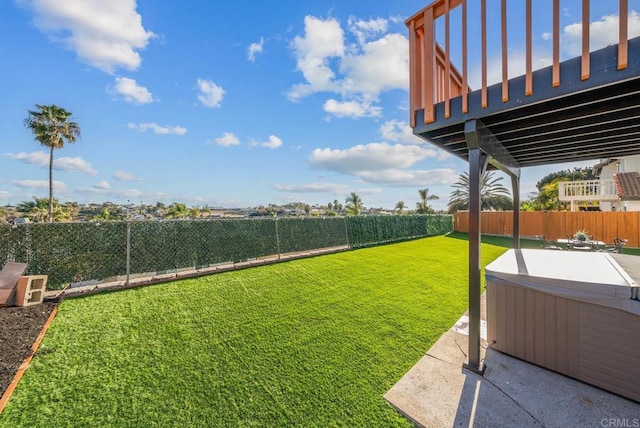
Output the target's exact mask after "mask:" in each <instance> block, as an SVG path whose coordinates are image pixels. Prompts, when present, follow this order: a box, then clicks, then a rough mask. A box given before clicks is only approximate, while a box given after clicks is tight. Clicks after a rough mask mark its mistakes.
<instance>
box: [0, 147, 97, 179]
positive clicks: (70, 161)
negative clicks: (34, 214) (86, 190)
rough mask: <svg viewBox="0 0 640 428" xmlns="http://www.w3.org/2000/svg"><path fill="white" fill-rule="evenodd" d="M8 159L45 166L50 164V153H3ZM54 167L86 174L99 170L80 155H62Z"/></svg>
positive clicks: (55, 161)
mask: <svg viewBox="0 0 640 428" xmlns="http://www.w3.org/2000/svg"><path fill="white" fill-rule="evenodd" d="M3 156H4V157H6V158H8V159H14V160H19V161H21V162H24V163H26V164H29V165H34V166H37V167H41V168H42V167H45V166H48V165H49V154H47V153H45V152H43V151H38V152H31V153H25V152H20V153H15V154H14V153H5V154H4V155H3ZM53 169H55V170H58V171H66V172H82V173H84V174H89V175H96V174H97V172H96V170H95V169H93V167H92V166H91V164H90V163H89V162H87V161H85V160H84V159H82V158H80V157H75V158H70V157H62V158H58V159H55V158H54V160H53Z"/></svg>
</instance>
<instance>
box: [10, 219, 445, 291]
mask: <svg viewBox="0 0 640 428" xmlns="http://www.w3.org/2000/svg"><path fill="white" fill-rule="evenodd" d="M451 231H453V218H452V216H451V215H444V214H443V215H440V214H434V215H403V216H395V215H394V216H357V217H326V218H317V217H313V218H306V217H305V218H261V219H214V220H171V221H134V222H100V223H98V222H90V223H31V224H24V225H19V226H10V225H0V264H1V265H2V266H4V263H5V262H7V261H16V262H25V263H27V264H28V268H27V272H26V274H28V275H36V274H46V275H48V276H49V279H48V284H47V287H48V288H50V289H60V288H63V287H64V286H66V285H68V284H70V283H73V284H87V283H98V282H110V281H117V280H123V278H126V281H129V278H130V277H131V276H147V277H149V276H151V277H153V276H156V275H162V274H168V273H177V272H180V271H187V270H190V271H194V270H199V269H203V268H209V267H212V266H216V265H222V264H230V263H238V262H246V261H251V260H256V259H261V258H269V257H277V258H279V257H280V256H281V255H284V254H291V253H304V252H306V251H312V250H318V249H327V248H334V247H344V248H347V247H350V248H360V247H367V246H373V245H379V244H384V243H389V242H397V241H402V240H407V239H413V238H420V237H426V236H434V235H442V234H445V233H448V232H451Z"/></svg>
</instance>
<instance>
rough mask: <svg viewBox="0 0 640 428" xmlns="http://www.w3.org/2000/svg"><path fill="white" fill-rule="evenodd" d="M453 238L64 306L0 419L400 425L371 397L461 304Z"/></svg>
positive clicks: (461, 253) (492, 254) (489, 252)
mask: <svg viewBox="0 0 640 428" xmlns="http://www.w3.org/2000/svg"><path fill="white" fill-rule="evenodd" d="M464 238H465V236H462V235H453V236H451V237H445V236H440V237H433V238H426V239H420V240H415V241H410V242H405V243H400V244H393V245H385V246H381V247H375V248H368V249H361V250H356V251H351V252H344V253H338V254H332V255H325V256H320V257H315V258H310V259H303V260H296V261H290V262H286V263H280V264H275V265H270V266H262V267H257V268H251V269H246V270H242V271H236V272H227V273H222V274H217V275H211V276H207V277H201V278H197V279H189V280H182V281H176V282H173V283H169V284H163V285H156V286H148V287H144V288H138V289H132V290H127V291H120V292H114V293H105V294H100V295H95V296H90V297H86V298H76V299H67V300H65V301H63V302H62V304H61V305H60V308H59V312H58V315H57V317H56V319H55V321H54V322H53V324H52V325H51V327H50V329H49V331H48V333H47V335H46V337H45V339H44V341H43V343H42V346H41V348H40V350H39V351H38V353H37V354H36V356H35V358H34V359H33V361H32V365H31V367H30V368H29V370H28V371H27V372H26V374H25V376H24V377H23V379H22V381H21V382H20V385H19V386H18V388H17V389H16V391H15V392H14V394H13V396H12V397H11V400H10V402H9V404H8V406H7V407H6V408H5V410H4V411H3V413H2V414H1V415H0V426H3V427H20V426H24V427H65V426H92V427H93V426H96V427H97V426H105V427H106V426H109V427H120V426H122V427H125V426H126V427H147V426H157V427H171V426H180V427H191V426H202V427H210V426H231V427H236V426H258V427H264V426H277V427H281V426H294V425H295V426H320V427H325V426H348V427H353V426H363V427H364V426H366V427H374V426H375V427H382V426H384V427H389V426H406V427H410V426H412V425H411V424H410V423H409V422H408V421H407V420H406V419H404V418H403V417H402V416H401V415H399V414H398V413H397V412H396V411H395V410H394V409H393V408H392V407H391V406H390V405H388V404H387V403H386V402H385V401H384V399H383V398H382V396H383V394H384V393H385V392H386V391H387V390H388V389H389V388H390V387H391V386H392V385H393V384H395V382H397V381H398V380H399V379H400V378H401V377H402V376H403V375H404V373H405V372H406V371H407V370H409V369H410V368H411V367H412V366H413V365H414V364H415V363H416V362H417V361H418V360H419V359H420V358H421V357H422V356H423V355H424V354H425V352H426V351H427V350H428V349H429V347H430V346H431V345H432V344H433V343H434V342H435V341H436V340H437V339H438V338H439V337H440V336H441V335H442V333H443V332H444V331H446V330H447V329H449V328H450V327H451V326H452V325H453V323H454V322H455V321H456V320H457V319H458V318H459V317H460V316H461V315H462V313H463V312H464V311H465V310H466V308H467V292H468V290H467V283H468V281H467V272H468V267H467V264H468V262H467V252H468V242H467V241H466V240H465V239H464ZM504 251H505V248H504V247H500V246H496V245H490V244H483V251H482V255H483V265H485V264H486V263H488V262H490V261H491V260H493V259H495V258H496V257H497V256H498V255H500V254H501V253H502V252H504Z"/></svg>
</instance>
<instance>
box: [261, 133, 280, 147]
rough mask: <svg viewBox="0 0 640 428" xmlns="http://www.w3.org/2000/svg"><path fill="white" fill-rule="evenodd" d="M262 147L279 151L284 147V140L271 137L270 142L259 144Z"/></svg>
mask: <svg viewBox="0 0 640 428" xmlns="http://www.w3.org/2000/svg"><path fill="white" fill-rule="evenodd" d="M258 145H259V146H261V147H266V148H267V149H277V148H278V147H280V146H282V140H281V139H280V138H278V137H276V136H275V135H269V140H268V141H265V142H263V143H258Z"/></svg>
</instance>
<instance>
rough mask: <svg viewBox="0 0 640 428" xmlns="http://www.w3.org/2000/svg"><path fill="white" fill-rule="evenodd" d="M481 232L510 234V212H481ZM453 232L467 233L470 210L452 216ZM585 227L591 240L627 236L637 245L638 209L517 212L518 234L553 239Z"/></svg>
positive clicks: (639, 241)
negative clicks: (518, 219) (591, 237)
mask: <svg viewBox="0 0 640 428" xmlns="http://www.w3.org/2000/svg"><path fill="white" fill-rule="evenodd" d="M480 221H481V227H482V233H485V234H488V235H505V236H506V235H512V234H513V212H512V211H483V212H482V213H481V220H480ZM454 229H455V231H456V232H469V212H468V211H458V212H457V213H456V214H455V215H454ZM582 229H584V230H585V231H586V232H587V234H588V235H591V236H593V239H597V240H600V241H604V242H607V243H612V242H613V240H614V238H622V239H628V240H629V242H628V243H627V246H629V247H640V212H638V211H627V212H620V211H615V212H608V211H606V212H605V211H581V212H565V211H552V212H546V211H526V212H521V213H520V235H521V236H524V237H527V236H535V235H544V236H545V238H546V239H552V240H555V239H557V238H566V237H567V235H573V234H574V233H576V231H578V230H582Z"/></svg>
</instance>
